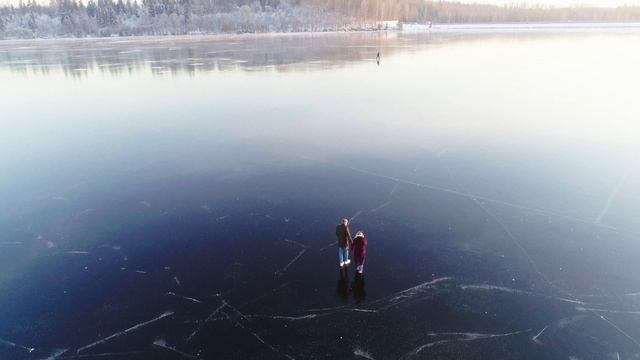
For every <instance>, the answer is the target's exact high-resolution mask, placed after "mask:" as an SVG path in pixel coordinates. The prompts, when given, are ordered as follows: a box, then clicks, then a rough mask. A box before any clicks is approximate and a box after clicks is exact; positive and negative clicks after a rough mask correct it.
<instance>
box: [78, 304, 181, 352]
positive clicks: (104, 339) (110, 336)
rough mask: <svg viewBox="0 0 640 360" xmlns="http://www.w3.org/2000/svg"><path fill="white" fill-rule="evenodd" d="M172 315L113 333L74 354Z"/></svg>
mask: <svg viewBox="0 0 640 360" xmlns="http://www.w3.org/2000/svg"><path fill="white" fill-rule="evenodd" d="M173 314H174V313H173V311H166V312H164V313H162V314H161V315H160V316H157V317H155V318H153V319H151V320H148V321H145V322H142V323H140V324H137V325H134V326H132V327H130V328H128V329H126V330H123V331H120V332H117V333H115V334H113V335H109V336H107V337H106V338H103V339H100V340H98V341H94V342H92V343H91V344H89V345H86V346H83V347H81V348H79V349H78V350H76V353H78V354H79V353H81V352H83V351H85V350H87V349H90V348H92V347H94V346H97V345H100V344H104V343H106V342H107V341H109V340H111V339H115V338H117V337H120V336H123V335H126V334H128V333H130V332H132V331H135V330H138V329H140V328H142V327H145V326H147V325H149V324H152V323H154V322H156V321H159V320H162V319H164V318H166V317H169V316H172V315H173Z"/></svg>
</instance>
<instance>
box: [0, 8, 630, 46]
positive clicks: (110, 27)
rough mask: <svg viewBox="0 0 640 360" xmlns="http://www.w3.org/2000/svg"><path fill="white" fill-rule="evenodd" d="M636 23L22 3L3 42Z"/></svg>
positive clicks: (460, 12)
mask: <svg viewBox="0 0 640 360" xmlns="http://www.w3.org/2000/svg"><path fill="white" fill-rule="evenodd" d="M388 20H397V21H400V22H401V23H427V22H433V23H434V24H445V23H446V24H451V23H514V22H633V21H640V7H627V6H625V7H617V8H585V7H565V8H557V7H543V6H524V5H511V6H493V5H474V4H464V3H457V2H448V1H425V0H288V1H287V0H257V1H256V0H141V1H136V0H51V2H50V3H49V4H47V5H43V4H41V3H38V2H36V1H35V0H27V1H26V2H25V1H24V0H20V2H19V3H18V4H15V5H5V6H2V7H0V38H2V39H19V38H22V39H24V38H55V37H90V36H91V37H105V36H132V35H181V34H215V33H254V32H308V31H349V30H375V29H379V28H380V25H379V22H381V21H388Z"/></svg>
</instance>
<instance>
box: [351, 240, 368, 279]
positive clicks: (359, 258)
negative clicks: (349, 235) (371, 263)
mask: <svg viewBox="0 0 640 360" xmlns="http://www.w3.org/2000/svg"><path fill="white" fill-rule="evenodd" d="M351 251H352V252H353V260H354V261H355V262H356V272H357V273H358V274H360V275H362V272H363V271H364V259H365V257H366V256H367V238H366V237H364V233H363V232H362V231H358V232H357V233H356V237H355V238H354V239H353V242H352V243H351Z"/></svg>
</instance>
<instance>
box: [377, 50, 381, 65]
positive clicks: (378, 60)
mask: <svg viewBox="0 0 640 360" xmlns="http://www.w3.org/2000/svg"><path fill="white" fill-rule="evenodd" d="M376 63H377V64H378V65H380V51H378V55H376Z"/></svg>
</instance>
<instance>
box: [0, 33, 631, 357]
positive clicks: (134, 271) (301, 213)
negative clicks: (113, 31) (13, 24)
mask: <svg viewBox="0 0 640 360" xmlns="http://www.w3.org/2000/svg"><path fill="white" fill-rule="evenodd" d="M378 51H379V52H380V54H381V62H380V64H379V65H378V64H376V61H375V57H376V54H377V52H378ZM638 64H640V31H638V32H636V31H630V30H626V31H624V32H622V31H621V32H616V31H607V32H606V33H598V32H596V31H588V32H585V33H582V32H580V31H571V32H558V33H556V32H553V31H548V32H545V33H536V34H534V33H491V32H487V33H482V34H462V33H459V34H455V33H440V34H432V35H429V34H423V33H419V34H418V33H417V34H397V33H396V34H392V33H390V34H380V33H377V34H375V33H371V34H358V33H354V34H326V35H306V36H301V35H282V36H272V35H263V36H223V37H203V38H191V39H180V38H146V39H105V40H93V41H89V40H59V41H20V42H17V41H5V42H0V84H1V85H0V114H1V116H0V169H2V171H1V172H0V230H1V231H0V359H11V360H13V359H16V360H20V359H79V358H82V359H85V358H86V359H91V358H96V359H97V358H100V359H127V360H129V359H130V360H137V359H176V360H177V359H203V360H204V359H375V360H380V359H403V360H404V359H509V358H512V359H614V360H615V359H630V358H640V277H639V275H638V274H640V243H639V240H640V239H639V237H640V171H638V163H639V160H640V158H639V157H640V156H639V155H640V154H639V150H640V144H639V142H638V139H639V138H640V123H639V121H640V102H638V99H637V97H638V94H639V93H640V82H639V81H638V74H639V72H638ZM342 217H348V218H351V219H352V224H351V230H352V231H353V232H355V231H356V230H359V229H361V230H363V231H364V232H365V233H366V234H367V237H368V240H369V247H368V251H367V254H368V257H367V263H366V267H365V275H364V278H365V282H364V285H363V286H355V285H354V284H351V280H352V279H353V275H354V274H353V268H351V269H349V272H350V273H349V281H348V282H344V281H340V280H339V279H340V277H339V271H338V267H337V261H338V260H337V251H336V248H335V246H334V245H333V244H334V242H335V236H334V229H335V225H336V224H337V222H338V221H339V219H340V218H342Z"/></svg>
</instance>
